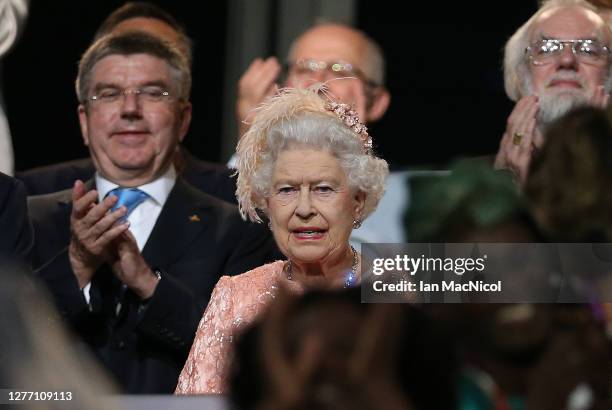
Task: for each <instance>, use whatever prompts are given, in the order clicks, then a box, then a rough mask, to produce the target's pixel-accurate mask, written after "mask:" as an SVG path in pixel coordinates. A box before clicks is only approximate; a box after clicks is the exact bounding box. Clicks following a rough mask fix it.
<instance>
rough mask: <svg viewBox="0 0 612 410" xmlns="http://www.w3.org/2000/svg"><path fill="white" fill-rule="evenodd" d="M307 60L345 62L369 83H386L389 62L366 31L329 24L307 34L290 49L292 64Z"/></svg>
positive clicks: (319, 26)
mask: <svg viewBox="0 0 612 410" xmlns="http://www.w3.org/2000/svg"><path fill="white" fill-rule="evenodd" d="M303 59H313V60H320V61H345V62H347V63H351V64H352V65H353V66H355V67H357V68H358V69H359V70H361V71H362V72H363V73H364V74H365V75H366V77H367V78H368V80H371V81H373V82H374V83H376V84H380V85H383V84H384V71H385V67H384V65H385V63H384V57H383V55H382V51H381V49H380V47H379V46H378V44H376V43H375V42H374V41H373V40H372V39H371V38H369V37H368V36H366V35H365V34H364V33H363V32H362V31H359V30H356V29H354V28H352V27H349V26H345V25H342V24H333V23H326V24H320V25H317V26H315V27H313V28H311V29H309V30H307V31H306V32H304V33H303V34H302V35H301V36H300V37H298V38H297V39H296V40H295V41H294V42H293V43H292V44H291V48H290V49H289V61H298V60H303Z"/></svg>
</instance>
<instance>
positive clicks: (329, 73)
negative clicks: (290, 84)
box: [285, 59, 379, 87]
mask: <svg viewBox="0 0 612 410" xmlns="http://www.w3.org/2000/svg"><path fill="white" fill-rule="evenodd" d="M285 71H286V73H287V75H289V76H293V77H296V78H298V79H309V78H312V77H314V76H315V75H317V73H319V72H324V73H325V76H324V79H325V81H327V80H332V79H335V78H345V77H355V78H358V79H359V80H361V81H363V82H364V83H365V84H367V85H369V86H371V87H378V86H379V84H376V83H375V82H374V81H372V80H370V79H368V77H367V76H366V75H365V74H364V73H363V71H361V70H360V69H358V68H357V67H355V66H353V65H352V64H351V63H347V62H345V61H320V60H313V59H302V60H297V61H295V62H292V63H288V64H287V65H286V67H285Z"/></svg>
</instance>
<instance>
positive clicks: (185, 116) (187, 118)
mask: <svg viewBox="0 0 612 410" xmlns="http://www.w3.org/2000/svg"><path fill="white" fill-rule="evenodd" d="M179 115H180V117H181V125H180V128H179V141H183V139H184V138H185V135H187V131H189V125H190V124H191V103H190V102H186V103H184V104H183V106H182V107H181V111H180V112H179Z"/></svg>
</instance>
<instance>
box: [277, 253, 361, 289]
mask: <svg viewBox="0 0 612 410" xmlns="http://www.w3.org/2000/svg"><path fill="white" fill-rule="evenodd" d="M351 251H352V252H353V264H352V265H351V270H350V271H349V272H348V274H347V275H346V279H345V280H344V286H343V287H344V288H345V289H346V288H351V287H353V286H355V285H356V284H357V266H358V265H359V255H358V254H357V251H356V250H355V248H353V246H351ZM283 270H284V271H285V274H286V276H287V279H288V280H293V263H292V262H291V259H289V260H288V261H287V263H286V264H285V267H284V269H283Z"/></svg>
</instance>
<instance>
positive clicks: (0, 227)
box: [0, 172, 32, 260]
mask: <svg viewBox="0 0 612 410" xmlns="http://www.w3.org/2000/svg"><path fill="white" fill-rule="evenodd" d="M31 247H32V228H31V226H30V222H29V220H28V208H27V206H26V194H25V189H24V188H23V184H22V183H21V182H19V181H17V180H16V179H13V178H11V177H9V176H8V175H5V174H3V173H1V172H0V258H3V257H8V258H9V259H17V260H23V259H24V258H25V257H26V256H27V254H28V253H29V251H30V248H31Z"/></svg>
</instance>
